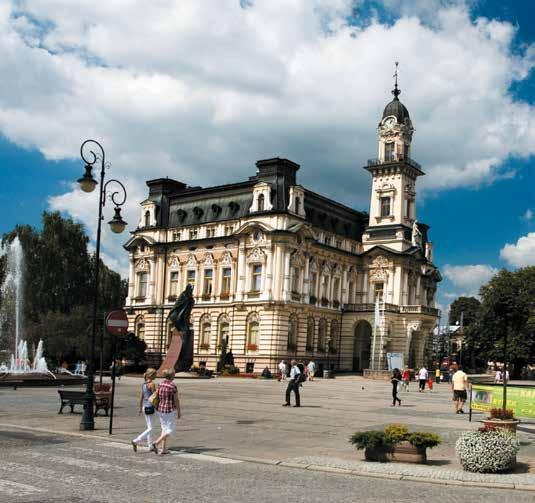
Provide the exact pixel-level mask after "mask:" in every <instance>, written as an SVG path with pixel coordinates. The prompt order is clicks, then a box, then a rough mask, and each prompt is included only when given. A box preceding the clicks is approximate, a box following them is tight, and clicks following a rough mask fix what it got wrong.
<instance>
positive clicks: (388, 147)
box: [385, 142, 395, 161]
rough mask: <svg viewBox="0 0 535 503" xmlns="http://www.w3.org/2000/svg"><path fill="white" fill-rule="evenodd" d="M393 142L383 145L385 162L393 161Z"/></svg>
mask: <svg viewBox="0 0 535 503" xmlns="http://www.w3.org/2000/svg"><path fill="white" fill-rule="evenodd" d="M394 160H395V159H394V142H392V143H385V161H394Z"/></svg>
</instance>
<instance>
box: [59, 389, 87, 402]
mask: <svg viewBox="0 0 535 503" xmlns="http://www.w3.org/2000/svg"><path fill="white" fill-rule="evenodd" d="M58 393H59V396H60V397H61V398H65V399H67V400H69V399H71V398H83V397H84V395H85V391H72V390H64V389H58Z"/></svg>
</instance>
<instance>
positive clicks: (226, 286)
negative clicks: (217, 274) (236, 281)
mask: <svg viewBox="0 0 535 503" xmlns="http://www.w3.org/2000/svg"><path fill="white" fill-rule="evenodd" d="M231 279H232V269H231V268H230V267H223V270H222V271H221V295H230V282H231Z"/></svg>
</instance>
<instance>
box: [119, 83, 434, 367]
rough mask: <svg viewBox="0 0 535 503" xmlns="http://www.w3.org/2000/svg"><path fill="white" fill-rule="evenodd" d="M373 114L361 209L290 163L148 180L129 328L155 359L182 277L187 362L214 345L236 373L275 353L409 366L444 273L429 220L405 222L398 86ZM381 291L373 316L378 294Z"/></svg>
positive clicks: (403, 119)
mask: <svg viewBox="0 0 535 503" xmlns="http://www.w3.org/2000/svg"><path fill="white" fill-rule="evenodd" d="M393 93H394V99H393V100H392V102H390V103H389V104H388V105H387V106H386V107H385V110H384V113H383V116H382V119H381V121H380V123H379V128H378V132H379V154H378V158H377V159H373V160H370V161H368V164H367V166H366V167H365V169H367V170H368V171H369V173H370V174H371V176H372V190H371V201H370V214H369V215H368V214H367V213H364V212H359V211H355V210H353V209H351V208H348V207H346V206H344V205H342V204H340V203H337V202H336V201H332V200H330V199H327V198H325V197H323V196H321V195H319V194H316V193H314V192H312V191H310V190H307V189H305V188H304V187H302V186H300V185H299V184H298V183H297V171H298V170H299V165H297V164H295V163H293V162H292V161H289V160H287V159H280V158H274V159H267V160H262V161H258V162H257V163H256V168H257V170H256V174H255V175H254V176H251V177H250V178H249V180H247V181H244V182H241V183H234V184H228V185H223V186H219V187H209V188H201V187H189V186H187V185H186V184H184V183H181V182H178V181H175V180H172V179H168V178H162V179H157V180H150V181H148V182H147V185H148V187H149V196H148V198H147V199H146V200H145V201H143V202H142V203H141V218H140V223H139V226H138V228H137V229H136V230H135V231H134V232H133V233H132V237H131V238H130V239H129V241H128V242H127V243H126V245H125V248H126V249H127V250H128V252H129V257H130V276H129V288H128V298H127V300H126V308H125V309H126V311H127V313H128V314H129V319H130V323H131V327H130V328H131V330H132V331H134V332H135V333H136V334H137V336H138V337H140V338H143V339H144V340H145V341H146V343H147V345H148V358H149V359H154V360H155V361H154V363H158V362H159V361H160V358H161V354H162V353H164V352H165V350H166V347H167V344H168V338H169V323H168V320H167V317H168V314H169V311H170V310H171V308H172V306H173V303H174V300H175V299H176V296H177V295H178V294H179V293H180V292H181V291H182V290H183V289H184V288H185V286H186V284H188V283H190V284H192V285H193V287H194V296H195V299H196V305H195V308H194V310H193V315H192V324H193V330H194V333H195V362H196V363H201V362H205V363H206V365H207V366H208V367H209V368H215V367H216V363H217V360H218V356H219V348H220V344H221V341H222V340H223V339H225V340H226V341H227V342H228V347H229V349H231V350H232V352H233V354H234V358H235V362H236V365H237V366H238V367H239V368H240V370H241V371H242V372H243V371H248V372H253V371H254V372H261V371H262V369H263V368H264V367H265V366H266V365H267V366H268V367H269V368H270V369H271V370H272V371H274V370H275V369H276V367H277V364H278V362H279V361H280V360H281V359H283V358H285V359H286V358H289V357H291V356H296V357H297V358H302V359H305V360H307V359H310V358H314V360H315V361H316V362H317V364H318V365H319V368H320V371H321V369H323V368H327V366H329V367H331V368H333V369H341V370H350V371H361V370H364V369H369V368H371V369H377V370H380V369H385V368H386V365H387V362H386V358H387V353H389V352H398V353H403V354H404V355H405V362H406V363H408V364H410V365H411V366H417V365H420V364H421V363H422V362H423V361H424V360H425V358H426V355H427V351H429V349H430V346H431V335H432V331H433V328H434V326H435V322H436V318H437V316H438V311H437V309H435V300H434V299H435V292H436V288H437V283H438V282H439V281H440V280H441V277H440V273H439V271H438V270H437V268H436V267H435V266H434V265H433V257H432V245H431V243H430V242H429V241H428V236H427V234H428V226H427V225H425V224H422V223H418V222H417V220H416V204H415V199H416V190H415V185H416V180H417V178H418V177H419V176H421V175H423V174H424V173H423V171H422V170H421V167H420V166H419V165H418V164H417V163H416V162H415V161H413V160H412V159H411V158H410V148H411V140H412V134H413V131H414V129H413V127H412V123H411V120H410V117H409V113H408V111H407V109H406V108H405V107H404V105H403V104H402V103H401V102H400V101H399V98H398V95H399V90H398V89H397V84H396V88H395V89H394V91H393ZM377 297H379V298H380V300H381V303H380V305H381V316H380V317H379V320H380V322H379V323H376V315H375V301H376V298H377Z"/></svg>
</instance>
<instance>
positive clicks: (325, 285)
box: [321, 274, 329, 299]
mask: <svg viewBox="0 0 535 503" xmlns="http://www.w3.org/2000/svg"><path fill="white" fill-rule="evenodd" d="M321 282H322V285H321V296H322V298H324V299H328V298H329V276H327V275H326V274H324V275H323V276H322V280H321Z"/></svg>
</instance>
